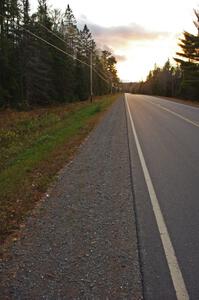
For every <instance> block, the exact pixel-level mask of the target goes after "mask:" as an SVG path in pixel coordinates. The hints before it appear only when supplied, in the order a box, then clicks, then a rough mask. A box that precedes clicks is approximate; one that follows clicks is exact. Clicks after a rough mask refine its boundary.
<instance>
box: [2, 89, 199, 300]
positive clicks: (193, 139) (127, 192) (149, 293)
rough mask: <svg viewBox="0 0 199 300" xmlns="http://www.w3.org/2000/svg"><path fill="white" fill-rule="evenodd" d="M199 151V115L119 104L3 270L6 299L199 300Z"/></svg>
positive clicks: (165, 106)
mask: <svg viewBox="0 0 199 300" xmlns="http://www.w3.org/2000/svg"><path fill="white" fill-rule="evenodd" d="M124 98H125V100H124ZM198 149H199V109H198V108H195V107H191V106H187V105H183V104H179V103H175V102H171V101H168V100H165V99H161V98H157V97H149V96H141V95H129V94H126V95H125V97H120V99H118V101H117V102H116V103H115V104H114V105H113V107H112V108H111V109H110V110H109V112H108V113H107V114H106V115H105V117H104V118H103V120H102V122H101V123H100V124H99V125H98V126H97V127H96V128H95V130H93V132H92V133H91V135H90V136H89V138H88V139H87V141H86V142H85V143H84V145H83V146H82V147H81V148H80V150H79V152H78V154H77V155H76V157H75V159H74V160H73V162H71V164H69V165H67V166H66V167H65V168H64V169H63V170H62V173H61V175H60V177H59V178H58V181H57V183H56V185H55V186H54V188H53V190H52V191H51V192H50V193H49V196H48V197H46V198H44V199H43V201H41V203H40V205H39V206H38V208H37V209H36V211H35V212H34V213H33V214H32V216H31V217H30V218H29V219H28V221H27V222H26V226H25V228H24V229H22V230H21V232H20V234H19V239H18V240H17V241H15V242H14V244H13V245H12V247H11V248H9V249H8V250H7V251H6V256H5V257H4V258H3V259H2V260H0V299H20V300H23V299H24V300H25V299H33V300H35V299H50V300H51V299H52V300H54V299H61V300H62V299H66V300H68V299H88V300H90V299H107V300H109V299H111V300H112V299H113V300H115V299H118V300H120V299H122V300H123V299H125V300H129V299H133V300H140V299H143V295H144V299H146V300H164V299H165V300H173V299H175V300H176V299H178V300H184V299H185V300H187V299H193V300H198V299H199V237H198V231H199V151H198ZM27 201H28V199H27Z"/></svg>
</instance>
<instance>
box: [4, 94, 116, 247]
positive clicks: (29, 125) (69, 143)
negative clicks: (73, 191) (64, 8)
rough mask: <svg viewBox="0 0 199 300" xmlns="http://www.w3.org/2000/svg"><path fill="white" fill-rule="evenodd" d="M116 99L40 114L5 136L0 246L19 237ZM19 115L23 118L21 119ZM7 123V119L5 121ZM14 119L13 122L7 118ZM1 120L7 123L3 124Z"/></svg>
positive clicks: (18, 122) (10, 127)
mask: <svg viewBox="0 0 199 300" xmlns="http://www.w3.org/2000/svg"><path fill="white" fill-rule="evenodd" d="M116 98H117V95H114V96H104V97H101V98H100V99H98V100H96V101H94V103H92V104H91V103H89V102H86V103H77V104H76V106H75V105H74V104H72V105H65V106H62V107H59V108H57V107H55V108H49V109H45V110H42V109H41V110H37V113H35V114H34V113H33V112H30V113H26V114H23V117H22V118H21V116H20V117H19V116H18V114H17V113H15V117H14V118H12V123H10V122H9V121H8V122H4V123H3V126H2V127H1V130H0V146H1V149H2V151H1V152H2V154H3V155H2V156H1V159H0V166H1V171H0V241H1V242H3V241H4V240H5V238H6V237H7V236H8V235H10V234H11V233H13V232H15V231H16V230H17V229H18V228H19V225H20V223H22V222H23V220H24V219H25V218H26V216H27V215H28V214H29V213H30V212H31V210H32V209H33V208H34V206H35V203H36V202H37V201H38V200H39V199H40V198H41V196H42V195H43V194H44V193H45V191H46V190H47V188H48V186H49V184H51V183H52V182H53V181H54V179H55V175H56V174H57V172H58V171H59V170H60V169H61V168H62V167H63V166H64V165H65V164H66V163H67V162H68V161H69V160H70V159H71V157H72V156H73V155H74V153H75V151H76V149H77V148H78V146H79V145H80V144H81V142H82V140H83V139H84V138H85V137H86V135H87V134H88V133H89V132H90V131H91V130H92V128H93V127H94V126H95V125H96V123H97V122H98V120H99V118H100V117H101V116H102V114H103V112H105V111H106V110H107V108H108V107H109V106H110V105H111V104H112V103H113V102H114V101H115V99H116ZM19 114H20V113H19ZM1 117H2V115H1ZM8 119H9V118H8ZM1 120H2V119H1Z"/></svg>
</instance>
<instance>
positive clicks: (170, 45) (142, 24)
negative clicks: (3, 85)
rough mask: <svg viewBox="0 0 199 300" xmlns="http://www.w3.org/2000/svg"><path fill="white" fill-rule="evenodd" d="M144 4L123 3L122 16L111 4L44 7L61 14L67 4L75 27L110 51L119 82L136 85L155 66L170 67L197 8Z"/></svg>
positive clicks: (73, 1)
mask: <svg viewBox="0 0 199 300" xmlns="http://www.w3.org/2000/svg"><path fill="white" fill-rule="evenodd" d="M145 2H146V1H144V0H140V1H139V2H138V3H135V4H132V3H131V1H130V0H124V1H123V7H122V9H123V11H122V12H123V13H121V5H120V4H117V3H114V2H113V1H109V2H108V3H107V2H105V1H101V2H100V3H90V1H88V0H86V1H84V3H79V1H77V0H71V1H68V2H67V3H63V1H61V0H57V1H55V0H49V1H48V4H49V5H51V7H52V9H54V8H58V9H61V10H62V11H64V9H65V8H66V7H67V4H69V5H70V7H71V9H72V11H73V14H74V16H75V18H76V20H77V25H78V27H79V28H82V27H83V25H84V24H87V26H88V28H89V29H90V31H91V33H92V36H93V38H94V39H95V41H96V43H97V47H98V48H101V49H110V50H111V52H112V53H113V55H114V56H115V57H116V59H117V70H118V76H119V78H120V80H121V81H122V82H138V81H142V80H145V79H146V76H147V75H148V73H149V71H150V70H151V69H153V67H154V65H155V64H157V65H158V66H160V67H162V66H163V65H164V64H165V62H166V61H167V60H168V59H170V61H171V63H173V64H174V61H173V57H174V56H175V54H176V52H177V50H178V42H179V38H180V37H181V36H182V33H183V31H188V32H192V33H195V30H196V29H195V27H194V24H193V21H194V9H198V7H199V5H198V1H196V0H191V1H189V3H181V1H180V0H177V1H175V3H173V2H172V1H171V0H169V1H167V3H159V1H158V0H152V1H151V2H150V3H149V2H146V3H145ZM30 5H31V10H32V11H35V10H36V8H37V0H31V2H30ZM104 7H106V9H104ZM143 7H145V8H146V9H145V10H143ZM171 8H172V9H171ZM111 12H112V15H110V13H111ZM102 15H103V19H102V17H101V16H102ZM168 18H169V22H168Z"/></svg>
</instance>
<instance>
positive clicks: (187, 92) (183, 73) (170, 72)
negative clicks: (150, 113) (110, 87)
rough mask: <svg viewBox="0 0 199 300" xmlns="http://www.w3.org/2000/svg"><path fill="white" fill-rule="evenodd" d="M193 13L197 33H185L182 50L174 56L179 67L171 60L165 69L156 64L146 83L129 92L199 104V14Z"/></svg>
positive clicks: (137, 85) (135, 86)
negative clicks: (186, 100) (175, 98)
mask: <svg viewBox="0 0 199 300" xmlns="http://www.w3.org/2000/svg"><path fill="white" fill-rule="evenodd" d="M194 12H195V16H196V20H194V24H195V27H196V29H197V34H192V33H189V32H187V31H185V32H184V33H183V38H181V39H180V41H179V46H180V49H181V51H180V52H177V53H176V57H174V60H175V62H176V65H175V66H174V65H172V64H171V62H170V60H169V59H168V60H167V61H166V63H165V65H164V66H163V67H162V68H160V67H159V66H157V65H155V66H154V69H153V70H151V71H150V72H149V74H148V76H147V79H146V81H141V82H139V83H131V84H129V85H128V90H129V91H130V92H133V93H140V94H149V95H158V96H166V97H180V98H184V99H191V100H198V101H199V11H196V10H195V11H194Z"/></svg>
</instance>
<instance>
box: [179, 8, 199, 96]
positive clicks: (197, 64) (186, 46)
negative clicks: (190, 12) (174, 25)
mask: <svg viewBox="0 0 199 300" xmlns="http://www.w3.org/2000/svg"><path fill="white" fill-rule="evenodd" d="M195 14H196V17H197V21H196V22H195V26H196V28H197V34H196V35H194V34H191V33H189V32H186V31H185V32H184V38H183V39H181V40H180V44H179V46H180V47H181V49H182V52H177V55H178V56H180V57H182V59H180V58H175V60H176V62H177V63H178V64H179V65H180V66H181V69H182V84H181V94H182V95H184V96H185V97H186V98H189V97H191V98H194V99H198V98H199V89H198V85H199V12H197V11H195Z"/></svg>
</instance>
